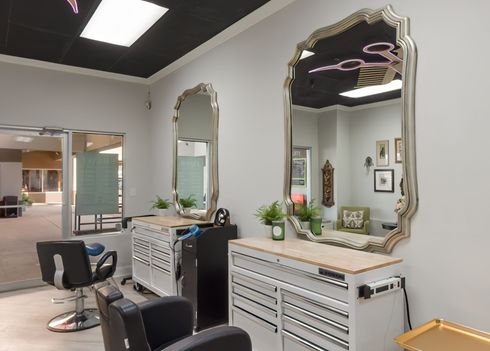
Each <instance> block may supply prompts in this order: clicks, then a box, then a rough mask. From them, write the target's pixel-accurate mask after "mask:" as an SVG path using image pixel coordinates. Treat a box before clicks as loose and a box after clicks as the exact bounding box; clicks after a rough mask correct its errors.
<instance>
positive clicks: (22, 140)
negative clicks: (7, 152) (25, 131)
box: [15, 136, 34, 143]
mask: <svg viewBox="0 0 490 351" xmlns="http://www.w3.org/2000/svg"><path fill="white" fill-rule="evenodd" d="M33 140H34V139H33V138H31V137H25V136H18V137H15V141H18V142H19V143H30V142H31V141H33Z"/></svg>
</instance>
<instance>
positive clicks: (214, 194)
mask: <svg viewBox="0 0 490 351" xmlns="http://www.w3.org/2000/svg"><path fill="white" fill-rule="evenodd" d="M197 94H206V95H209V96H210V98H211V108H212V110H213V126H212V128H213V138H212V141H211V146H212V149H211V150H212V151H211V173H210V174H211V177H212V180H211V186H212V189H211V194H210V200H211V201H210V206H209V208H208V209H207V210H206V211H204V210H203V211H202V214H201V213H191V214H185V213H184V209H183V208H182V206H181V205H180V203H179V194H178V193H177V151H178V146H177V145H178V138H179V133H178V131H179V129H178V128H179V126H178V120H179V115H180V108H181V106H182V103H183V102H184V101H185V99H186V98H188V97H190V96H192V95H197ZM172 124H173V175H172V194H173V200H174V206H175V210H176V212H177V214H178V215H180V216H182V217H187V218H194V219H199V220H205V221H209V220H210V219H211V216H212V215H213V213H214V212H215V211H216V208H217V203H218V196H219V183H218V126H219V108H218V95H217V93H216V91H215V90H214V89H213V86H212V85H211V83H206V84H205V83H200V84H198V85H196V86H195V87H194V88H191V89H187V90H185V91H184V92H183V93H182V95H180V96H179V97H178V98H177V103H176V104H175V107H174V115H173V118H172Z"/></svg>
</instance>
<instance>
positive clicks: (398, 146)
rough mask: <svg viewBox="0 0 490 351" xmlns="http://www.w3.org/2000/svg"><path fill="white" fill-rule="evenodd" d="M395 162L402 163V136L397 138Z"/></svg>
mask: <svg viewBox="0 0 490 351" xmlns="http://www.w3.org/2000/svg"><path fill="white" fill-rule="evenodd" d="M395 163H402V138H395Z"/></svg>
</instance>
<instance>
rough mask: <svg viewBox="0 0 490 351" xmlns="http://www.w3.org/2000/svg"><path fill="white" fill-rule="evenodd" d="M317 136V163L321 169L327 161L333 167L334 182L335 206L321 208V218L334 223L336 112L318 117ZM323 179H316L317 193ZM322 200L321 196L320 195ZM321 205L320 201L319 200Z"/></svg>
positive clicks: (335, 214) (336, 193)
mask: <svg viewBox="0 0 490 351" xmlns="http://www.w3.org/2000/svg"><path fill="white" fill-rule="evenodd" d="M317 134H318V135H319V136H320V135H321V137H318V147H319V149H320V154H319V157H318V162H319V163H320V164H321V167H322V168H323V166H324V165H325V162H326V161H327V160H329V161H330V163H331V164H332V166H333V167H334V173H333V175H334V182H333V194H334V202H335V204H334V205H333V206H332V207H325V206H322V208H323V217H324V218H326V219H328V220H331V221H335V220H336V219H337V209H338V204H339V201H338V196H337V195H338V193H339V182H338V181H337V176H338V169H337V170H336V169H335V167H337V160H338V155H337V111H328V112H324V113H322V114H321V115H320V117H319V119H318V131H317ZM322 183H323V177H319V179H318V189H319V193H320V194H321V192H322V191H323V190H322V189H323V184H322ZM320 196H321V199H322V200H323V194H322V195H320ZM320 203H321V200H320Z"/></svg>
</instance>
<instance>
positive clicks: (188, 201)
mask: <svg viewBox="0 0 490 351" xmlns="http://www.w3.org/2000/svg"><path fill="white" fill-rule="evenodd" d="M179 204H180V206H182V207H183V208H192V207H196V206H197V200H196V199H195V198H194V195H193V194H191V195H189V196H188V197H183V198H181V199H179Z"/></svg>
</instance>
